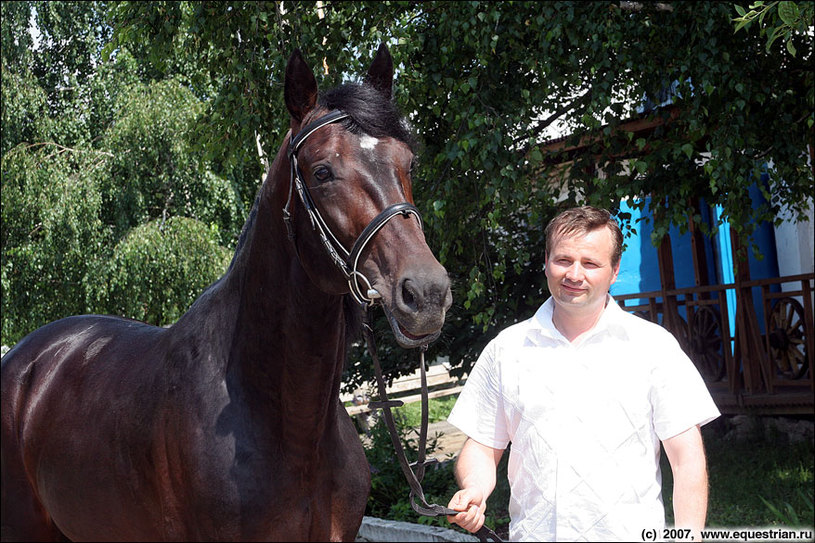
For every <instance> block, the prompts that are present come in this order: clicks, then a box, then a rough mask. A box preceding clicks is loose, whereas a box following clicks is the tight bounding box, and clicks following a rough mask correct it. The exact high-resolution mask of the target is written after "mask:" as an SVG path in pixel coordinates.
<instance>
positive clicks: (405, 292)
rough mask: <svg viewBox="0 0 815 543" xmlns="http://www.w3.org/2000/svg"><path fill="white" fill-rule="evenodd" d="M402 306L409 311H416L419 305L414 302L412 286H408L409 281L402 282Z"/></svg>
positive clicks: (414, 295)
mask: <svg viewBox="0 0 815 543" xmlns="http://www.w3.org/2000/svg"><path fill="white" fill-rule="evenodd" d="M402 305H404V306H405V308H406V309H408V310H410V311H418V310H419V304H418V302H417V300H416V294H415V291H414V290H413V286H412V285H411V284H410V280H409V279H405V280H404V281H402Z"/></svg>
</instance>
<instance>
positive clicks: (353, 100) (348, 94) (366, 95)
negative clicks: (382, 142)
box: [319, 83, 416, 150]
mask: <svg viewBox="0 0 815 543" xmlns="http://www.w3.org/2000/svg"><path fill="white" fill-rule="evenodd" d="M319 104H320V105H321V106H323V107H325V108H327V109H339V110H341V111H344V112H345V113H347V114H349V115H350V116H351V119H350V120H347V121H343V123H342V124H345V127H346V129H348V130H349V131H351V132H354V133H359V132H363V133H365V134H368V135H369V136H371V137H374V138H383V137H391V138H395V139H397V140H399V141H402V142H404V143H406V144H407V145H408V146H409V147H410V148H411V149H413V150H415V147H416V145H415V144H416V140H415V138H414V137H413V134H412V133H411V131H410V128H409V127H408V125H407V123H406V122H405V120H404V119H403V118H402V115H401V113H399V110H398V109H397V108H396V105H395V104H394V103H393V101H391V100H389V99H388V98H387V97H385V96H384V95H383V94H382V93H380V92H379V91H378V90H376V89H375V88H373V87H371V86H370V85H366V84H356V83H348V84H345V85H340V86H339V87H336V88H333V89H331V90H329V91H326V92H325V93H323V94H321V95H320V98H319Z"/></svg>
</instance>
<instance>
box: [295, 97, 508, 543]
mask: <svg viewBox="0 0 815 543" xmlns="http://www.w3.org/2000/svg"><path fill="white" fill-rule="evenodd" d="M349 117H350V115H348V114H347V113H345V112H343V111H339V110H334V111H331V112H329V113H327V114H326V115H324V116H322V117H320V118H318V119H317V120H315V121H313V122H311V123H309V124H308V125H306V126H305V127H304V128H303V129H301V130H300V132H298V133H297V135H294V136H292V138H291V139H290V140H289V149H288V157H289V162H290V163H291V183H290V184H289V196H288V199H287V200H286V206H285V207H284V208H283V220H284V221H285V223H286V230H287V231H288V237H289V239H290V240H292V242H294V240H295V234H294V229H293V227H292V224H291V213H290V211H289V209H290V207H291V203H292V194H293V192H294V190H295V189H296V190H297V194H298V196H299V197H300V200H301V201H302V202H303V206H304V207H305V208H306V211H307V212H308V215H309V219H310V220H311V226H312V227H313V228H314V230H316V231H317V233H318V235H319V236H320V240H321V241H322V243H323V246H324V247H325V249H326V251H327V252H328V255H329V256H330V257H331V260H332V261H333V262H334V264H335V265H336V266H337V267H338V268H339V269H340V271H341V272H342V273H343V275H344V276H345V279H346V280H347V281H348V286H349V288H350V290H351V295H352V296H353V297H354V300H356V301H357V303H359V304H360V305H361V306H362V307H363V308H364V310H365V315H364V326H363V329H364V333H365V339H366V342H367V344H368V352H369V353H370V355H371V358H372V359H373V361H374V370H375V373H376V382H377V387H378V388H379V399H380V401H378V402H371V403H370V407H371V408H373V409H377V408H378V409H382V411H383V414H384V417H385V423H386V425H387V427H388V432H389V433H390V436H391V442H392V443H393V447H394V449H395V451H396V457H397V459H398V460H399V465H400V466H401V468H402V472H403V473H404V475H405V478H406V479H407V483H408V485H409V486H410V505H411V507H412V508H413V510H414V511H416V513H418V514H419V515H423V516H428V517H438V516H442V515H456V514H458V513H459V511H455V510H453V509H449V508H447V507H442V506H441V505H437V504H434V503H427V500H426V499H425V496H424V491H423V490H422V485H421V481H422V479H424V474H425V468H426V467H427V466H428V465H430V464H434V463H436V462H438V460H437V459H436V458H431V459H429V460H426V458H425V456H426V450H425V448H426V444H427V426H428V397H427V395H428V393H427V375H426V372H425V361H424V353H425V351H426V350H427V345H423V346H422V347H421V348H420V349H419V356H420V358H419V366H420V368H421V387H422V390H421V394H422V424H421V429H420V432H419V452H418V459H417V461H416V462H414V463H412V464H411V463H409V462H408V460H407V456H406V455H405V450H404V448H403V447H402V442H401V441H400V439H399V434H398V432H397V430H396V424H395V423H394V420H393V414H392V413H391V407H399V406H402V405H404V404H403V402H402V401H400V400H388V395H387V393H386V390H385V380H384V378H383V377H382V368H381V366H380V364H379V356H378V355H377V353H376V342H375V341H374V336H373V329H372V328H371V313H372V312H373V306H374V305H375V304H376V302H377V301H378V300H379V299H380V298H381V295H380V294H379V292H377V291H376V289H374V288H373V286H372V285H371V282H370V281H369V280H368V278H367V277H365V275H363V274H362V273H361V272H360V271H359V270H357V267H358V265H359V258H360V255H361V254H362V251H363V249H364V248H365V246H366V245H367V244H368V243H369V242H370V241H371V239H373V237H374V236H375V235H376V233H377V232H379V230H380V229H382V227H383V226H385V224H387V222H388V221H390V220H391V219H392V218H394V217H395V216H397V215H405V216H406V215H409V214H410V215H414V216H415V217H416V219H417V220H418V221H419V227H420V228H421V227H422V217H421V215H419V210H418V209H417V208H416V206H414V205H413V204H410V203H408V202H401V203H398V204H393V205H390V206H388V207H387V208H385V209H384V210H383V211H382V212H381V213H379V215H377V216H376V217H374V219H373V220H372V221H371V222H370V223H369V224H368V226H366V227H365V228H364V229H363V230H362V233H361V234H360V235H359V237H358V238H357V239H356V241H355V242H354V244H353V246H352V247H351V250H350V251H349V250H347V249H346V248H345V247H344V246H343V244H342V243H340V241H339V239H337V237H336V236H335V235H334V233H333V232H332V231H331V228H329V226H328V224H326V222H325V220H324V219H323V217H322V215H321V214H320V211H319V210H318V209H317V206H316V205H315V204H314V200H313V199H312V197H311V193H310V192H309V190H308V186H307V185H306V183H305V181H303V177H302V175H301V173H300V168H299V167H298V166H297V151H298V150H299V149H300V146H301V145H302V144H303V142H304V141H305V140H306V139H307V138H308V137H309V136H310V135H311V134H313V133H314V132H315V131H317V130H318V129H320V128H322V127H324V126H326V125H328V124H331V123H335V122H338V121H341V120H343V119H347V118H349ZM294 247H295V251H297V244H296V243H294ZM298 257H299V253H298ZM413 466H416V472H414V471H413ZM417 502H418V503H417ZM476 535H477V536H478V538H479V539H480V540H481V541H488V540H489V539H488V538H491V539H492V540H493V541H501V539H500V538H499V537H498V536H497V535H496V534H495V532H493V531H492V530H490V529H489V528H487V527H486V526H482V527H481V529H480V530H478V532H476Z"/></svg>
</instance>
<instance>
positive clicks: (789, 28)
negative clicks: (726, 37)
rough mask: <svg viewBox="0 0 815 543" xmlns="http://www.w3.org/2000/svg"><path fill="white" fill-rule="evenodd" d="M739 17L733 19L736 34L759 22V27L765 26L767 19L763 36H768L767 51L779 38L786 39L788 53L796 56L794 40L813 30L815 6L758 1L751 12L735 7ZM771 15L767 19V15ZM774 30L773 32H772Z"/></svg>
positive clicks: (811, 4)
mask: <svg viewBox="0 0 815 543" xmlns="http://www.w3.org/2000/svg"><path fill="white" fill-rule="evenodd" d="M735 9H736V12H737V13H738V14H739V17H736V18H735V19H733V22H734V23H736V32H738V31H739V30H741V29H742V28H749V27H750V25H751V24H752V23H753V22H754V21H756V20H758V24H759V26H762V25H763V24H764V19H765V18H767V23H768V24H767V25H766V26H762V28H761V34H762V35H766V36H767V51H769V50H770V48H771V47H772V46H773V43H774V42H775V40H777V39H778V38H782V37H783V38H784V42H785V43H786V47H787V51H789V53H790V54H791V55H792V56H795V55H796V52H797V49H796V48H795V44H794V42H793V40H792V38H793V36H794V35H795V34H796V33H799V34H806V33H807V32H808V31H810V30H811V28H812V23H813V18H815V4H813V3H812V2H769V3H764V2H763V1H758V2H755V3H753V4H751V5H750V11H746V10H745V9H744V8H743V7H741V6H740V5H738V4H737V5H736V6H735ZM768 14H769V15H770V16H769V17H767V15H768ZM771 29H772V30H771Z"/></svg>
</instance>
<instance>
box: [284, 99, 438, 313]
mask: <svg viewBox="0 0 815 543" xmlns="http://www.w3.org/2000/svg"><path fill="white" fill-rule="evenodd" d="M350 117H351V116H350V115H348V114H347V113H345V112H343V111H339V110H336V109H335V110H334V111H331V112H329V113H327V114H325V115H324V116H322V117H319V118H318V119H316V120H315V121H312V122H311V123H309V124H307V125H306V126H305V127H303V128H302V129H301V130H300V131H299V132H298V133H297V135H293V136H292V138H291V139H290V140H289V150H288V156H289V162H290V163H291V183H290V184H289V197H288V200H286V206H285V207H284V208H283V220H284V221H285V222H286V230H287V231H288V235H289V239H290V240H292V242H294V229H293V228H292V224H291V214H290V212H289V208H290V207H291V202H292V193H293V192H294V189H295V188H296V189H297V194H298V195H299V196H300V201H302V202H303V206H304V207H305V208H306V211H307V212H308V216H309V219H310V220H311V226H312V227H313V228H314V229H315V230H316V231H317V233H318V235H319V236H320V240H321V241H322V243H323V246H324V247H325V249H326V251H327V252H328V255H329V256H330V257H331V260H332V261H333V262H334V264H335V265H336V266H337V267H338V268H339V269H340V271H341V272H342V274H343V275H344V276H345V279H346V281H348V287H349V288H350V290H351V296H353V297H354V300H356V302H357V303H358V304H360V305H361V306H363V307H369V306H371V305H373V304H374V303H376V301H377V300H379V299H380V298H381V295H380V294H379V292H377V291H376V289H374V288H373V286H372V285H371V282H370V281H369V280H368V278H367V277H365V275H363V274H362V272H360V271H359V270H358V269H357V268H358V266H359V258H360V255H362V251H363V249H365V246H366V245H368V243H369V242H370V241H371V240H372V239H373V237H374V236H375V235H376V233H377V232H379V230H381V229H382V227H383V226H385V224H387V222H388V221H390V220H391V219H392V218H394V217H396V216H397V215H405V216H406V215H409V214H413V215H415V216H416V219H417V220H418V221H419V228H421V227H422V217H421V215H420V214H419V210H418V209H416V206H414V205H413V204H411V203H408V202H401V203H398V204H393V205H390V206H388V207H386V208H385V209H384V210H383V211H382V212H381V213H380V214H379V215H377V216H376V217H374V219H373V220H372V221H371V222H370V223H369V224H368V226H366V227H365V228H364V229H363V230H362V233H361V234H360V235H359V237H358V238H357V239H356V241H355V242H354V244H353V246H352V247H351V250H350V251H349V250H347V249H346V248H345V246H344V245H343V244H342V243H341V242H340V240H338V239H337V236H335V235H334V232H332V231H331V228H330V227H329V226H328V224H326V222H325V219H323V216H322V215H321V214H320V210H319V209H317V206H316V205H315V204H314V200H313V199H312V197H311V193H310V192H309V190H308V186H307V185H306V183H305V181H303V176H302V174H301V173H300V168H299V167H298V166H297V151H298V150H299V149H300V146H301V145H303V142H305V141H306V139H308V137H309V136H310V135H312V134H313V133H314V132H316V131H317V130H319V129H320V128H322V127H324V126H326V125H329V124H331V123H336V122H338V121H341V120H343V119H347V118H350ZM295 247H296V245H295Z"/></svg>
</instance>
